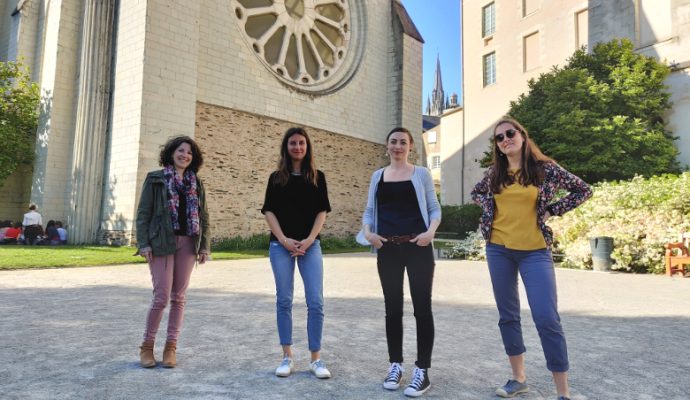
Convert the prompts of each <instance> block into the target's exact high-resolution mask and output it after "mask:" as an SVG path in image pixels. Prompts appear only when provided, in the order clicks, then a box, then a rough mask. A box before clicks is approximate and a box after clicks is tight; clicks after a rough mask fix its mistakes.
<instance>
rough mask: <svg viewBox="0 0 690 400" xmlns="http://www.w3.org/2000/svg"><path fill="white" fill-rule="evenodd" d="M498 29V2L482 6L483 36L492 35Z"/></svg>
mask: <svg viewBox="0 0 690 400" xmlns="http://www.w3.org/2000/svg"><path fill="white" fill-rule="evenodd" d="M495 31H496V3H491V4H489V5H487V6H485V7H484V8H482V37H487V36H491V35H493V34H494V32H495Z"/></svg>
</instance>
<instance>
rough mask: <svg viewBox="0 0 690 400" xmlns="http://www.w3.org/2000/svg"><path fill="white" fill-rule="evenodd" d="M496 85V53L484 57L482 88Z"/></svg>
mask: <svg viewBox="0 0 690 400" xmlns="http://www.w3.org/2000/svg"><path fill="white" fill-rule="evenodd" d="M494 83H496V52H495V51H494V52H491V53H489V54H487V55H485V56H484V86H489V85H493V84H494Z"/></svg>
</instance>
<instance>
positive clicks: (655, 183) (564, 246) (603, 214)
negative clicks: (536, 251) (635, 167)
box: [549, 172, 690, 273]
mask: <svg viewBox="0 0 690 400" xmlns="http://www.w3.org/2000/svg"><path fill="white" fill-rule="evenodd" d="M549 225H550V226H551V227H552V228H553V230H554V233H555V237H556V241H557V243H556V248H555V249H554V252H556V253H564V254H565V260H564V263H565V264H566V266H570V267H575V268H591V254H590V248H589V238H593V237H597V236H611V237H613V238H614V249H613V254H612V258H613V259H614V260H615V262H616V263H615V264H614V266H613V267H614V269H619V270H624V271H632V272H649V273H661V272H663V271H664V269H665V268H664V259H663V257H664V244H665V243H668V242H675V241H677V240H678V237H679V235H680V233H682V232H686V231H690V172H685V173H683V174H681V175H663V176H656V177H653V178H649V179H645V178H643V177H641V176H637V177H635V178H633V179H632V180H630V181H628V182H610V183H606V182H604V183H600V184H597V185H595V187H594V195H593V196H592V198H591V199H590V200H588V201H587V202H585V203H584V204H583V205H581V206H580V207H578V208H577V209H575V210H573V211H571V212H569V213H566V214H565V215H564V216H562V217H554V218H553V219H551V220H550V221H549Z"/></svg>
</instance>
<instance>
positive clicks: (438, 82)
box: [434, 54, 443, 93]
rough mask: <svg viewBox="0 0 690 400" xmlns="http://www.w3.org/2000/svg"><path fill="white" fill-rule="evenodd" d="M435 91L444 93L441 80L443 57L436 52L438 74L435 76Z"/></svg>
mask: <svg viewBox="0 0 690 400" xmlns="http://www.w3.org/2000/svg"><path fill="white" fill-rule="evenodd" d="M434 91H437V92H440V93H443V82H442V80H441V58H440V57H439V55H438V54H436V75H435V76H434Z"/></svg>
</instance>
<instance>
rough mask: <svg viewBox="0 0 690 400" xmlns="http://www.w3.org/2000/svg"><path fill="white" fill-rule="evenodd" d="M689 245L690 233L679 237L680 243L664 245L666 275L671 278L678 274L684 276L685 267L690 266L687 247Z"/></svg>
mask: <svg viewBox="0 0 690 400" xmlns="http://www.w3.org/2000/svg"><path fill="white" fill-rule="evenodd" d="M689 245H690V232H685V233H683V234H681V235H680V242H676V243H667V244H665V245H664V248H665V249H666V255H665V257H664V258H665V261H666V275H668V276H673V275H675V274H677V273H680V274H681V275H682V276H684V275H685V267H684V266H685V265H688V266H690V253H689V252H688V246H689Z"/></svg>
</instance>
